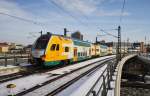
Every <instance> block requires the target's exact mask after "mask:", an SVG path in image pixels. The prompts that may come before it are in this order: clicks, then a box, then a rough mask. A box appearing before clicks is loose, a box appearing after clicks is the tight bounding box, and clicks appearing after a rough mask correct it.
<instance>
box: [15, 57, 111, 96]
mask: <svg viewBox="0 0 150 96" xmlns="http://www.w3.org/2000/svg"><path fill="white" fill-rule="evenodd" d="M108 60H110V59H104V60H100V61H97V62H94V63H92V64H90V65H86V66H83V67H80V68H79V69H76V70H73V71H70V72H69V73H65V74H62V75H59V76H56V78H53V79H51V80H49V81H46V82H44V83H41V84H39V85H37V86H35V87H33V88H31V89H28V90H26V91H24V92H21V93H19V94H17V96H20V95H24V96H45V95H50V96H54V95H55V94H57V93H58V92H60V91H61V90H63V89H64V88H66V87H67V86H69V85H71V84H72V83H74V82H75V81H77V80H78V79H80V78H81V77H83V76H84V75H86V74H88V73H90V72H92V71H93V70H95V69H97V68H98V67H101V66H103V65H104V64H105V63H106V62H108Z"/></svg>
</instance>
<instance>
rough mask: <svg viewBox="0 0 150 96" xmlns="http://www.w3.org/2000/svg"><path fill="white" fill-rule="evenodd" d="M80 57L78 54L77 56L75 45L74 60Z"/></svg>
mask: <svg viewBox="0 0 150 96" xmlns="http://www.w3.org/2000/svg"><path fill="white" fill-rule="evenodd" d="M77 59H78V56H77V48H76V47H74V58H73V61H77Z"/></svg>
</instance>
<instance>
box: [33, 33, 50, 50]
mask: <svg viewBox="0 0 150 96" xmlns="http://www.w3.org/2000/svg"><path fill="white" fill-rule="evenodd" d="M50 37H51V36H50V35H42V36H40V37H39V38H38V39H37V41H36V42H35V45H34V48H35V49H46V47H47V44H48V41H49V39H50Z"/></svg>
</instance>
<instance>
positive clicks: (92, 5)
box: [53, 0, 103, 14]
mask: <svg viewBox="0 0 150 96" xmlns="http://www.w3.org/2000/svg"><path fill="white" fill-rule="evenodd" d="M53 1H54V2H55V3H57V4H59V5H60V6H61V7H63V8H65V9H66V10H68V11H70V12H72V13H81V12H82V13H84V14H91V13H92V12H94V11H96V10H97V6H96V5H97V4H99V3H101V2H102V1H103V0H53Z"/></svg>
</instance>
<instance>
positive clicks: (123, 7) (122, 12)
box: [119, 0, 126, 24]
mask: <svg viewBox="0 0 150 96" xmlns="http://www.w3.org/2000/svg"><path fill="white" fill-rule="evenodd" d="M125 4H126V0H123V5H122V8H121V13H120V19H119V23H120V24H121V22H122V19H123V15H124V9H125Z"/></svg>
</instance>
